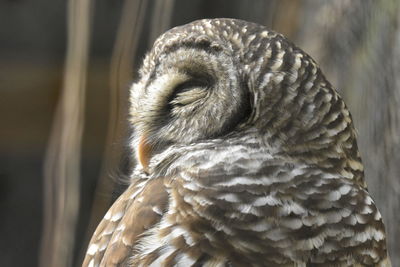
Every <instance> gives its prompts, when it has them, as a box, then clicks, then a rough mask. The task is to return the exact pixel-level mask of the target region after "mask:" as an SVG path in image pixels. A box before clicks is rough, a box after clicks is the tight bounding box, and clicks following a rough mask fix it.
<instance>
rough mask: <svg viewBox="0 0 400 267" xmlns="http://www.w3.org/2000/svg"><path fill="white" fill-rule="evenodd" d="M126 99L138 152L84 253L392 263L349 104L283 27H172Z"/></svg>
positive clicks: (122, 258)
mask: <svg viewBox="0 0 400 267" xmlns="http://www.w3.org/2000/svg"><path fill="white" fill-rule="evenodd" d="M129 101H130V109H129V119H127V121H128V123H129V125H131V126H132V128H133V131H132V132H133V136H132V138H131V139H130V142H129V146H130V148H131V151H132V155H134V156H133V159H134V160H135V161H136V163H137V164H136V167H135V168H134V169H133V170H132V172H131V175H130V185H129V187H128V188H127V189H126V191H125V192H123V193H122V194H121V196H120V197H119V198H118V199H117V200H116V201H115V202H114V204H113V205H112V206H111V208H110V209H109V210H108V212H107V213H106V214H105V216H104V218H103V220H102V221H101V222H100V224H99V225H98V227H97V229H96V231H95V233H94V234H93V237H92V239H91V241H90V243H89V246H88V249H87V253H86V256H85V259H84V262H83V266H90V267H93V266H391V263H390V258H389V256H388V252H387V245H386V233H385V227H384V224H383V220H382V216H381V214H380V212H379V211H378V209H377V206H376V204H375V202H374V200H373V199H372V197H371V195H370V193H369V192H368V189H367V185H366V183H365V179H364V167H363V164H362V161H361V157H360V153H359V150H358V147H357V140H356V139H357V137H356V131H355V128H354V126H353V122H352V118H351V114H350V112H349V109H348V108H347V107H346V105H345V103H344V102H343V100H342V98H341V97H340V95H339V94H338V92H337V90H336V89H335V88H334V87H333V86H332V85H331V84H330V83H329V81H328V80H327V79H326V77H325V76H324V74H323V73H322V71H321V69H320V68H319V66H318V65H317V63H316V62H315V61H314V60H313V59H312V58H311V57H310V56H309V55H308V54H307V53H305V52H304V51H303V50H301V49H300V48H298V47H297V46H296V45H294V44H293V43H292V42H291V41H289V40H288V39H287V38H285V37H284V36H283V35H282V34H279V33H277V32H274V31H271V30H269V29H267V28H266V27H264V26H262V25H259V24H256V23H252V22H247V21H243V20H239V19H227V18H220V19H202V20H197V21H194V22H191V23H189V24H186V25H183V26H178V27H175V28H172V29H170V30H168V31H167V32H166V33H164V34H162V35H161V36H160V37H159V38H158V39H157V40H156V41H155V43H154V46H153V47H152V49H151V50H150V52H148V54H147V55H146V56H145V58H144V60H143V63H142V66H141V68H140V70H139V76H138V79H137V81H136V82H134V83H133V85H132V86H131V88H130V98H129Z"/></svg>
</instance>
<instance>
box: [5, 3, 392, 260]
mask: <svg viewBox="0 0 400 267" xmlns="http://www.w3.org/2000/svg"><path fill="white" fill-rule="evenodd" d="M130 2H143V1H138V0H136V1H135V0H130ZM124 4H125V5H126V2H124V1H122V0H121V1H115V0H99V1H94V3H93V7H92V13H93V17H92V34H91V44H90V49H89V51H90V58H89V66H88V77H87V78H88V80H87V86H86V100H85V124H84V133H83V143H82V166H81V167H82V168H81V174H82V175H81V181H80V190H81V191H80V192H81V193H80V195H81V202H80V211H79V214H80V215H79V217H78V225H77V230H76V233H75V236H76V238H75V241H76V242H75V243H76V246H75V249H74V251H75V256H74V261H73V262H74V264H72V265H76V266H79V261H80V255H81V251H82V249H83V247H85V246H86V245H85V242H86V241H85V240H86V239H85V236H86V235H87V228H88V223H89V217H90V214H91V210H92V200H93V197H94V196H95V195H97V197H98V198H103V199H104V200H105V201H103V202H105V203H106V204H105V205H103V207H102V205H95V208H98V207H100V208H98V209H99V212H100V213H101V210H102V209H104V206H107V205H108V204H109V203H110V199H111V200H112V199H114V198H115V197H116V196H117V195H118V194H119V192H121V189H122V188H123V186H118V185H114V183H113V182H112V181H113V180H112V178H116V179H118V176H120V175H121V176H122V175H123V174H124V173H126V170H127V169H128V168H127V166H128V165H129V164H127V161H128V160H125V161H122V162H120V163H119V164H115V163H113V164H111V165H113V166H108V167H107V168H104V167H103V169H102V168H101V166H102V165H101V163H102V159H103V156H104V155H103V154H104V151H108V152H107V153H111V154H112V153H113V152H112V151H111V152H110V151H109V150H110V149H108V150H105V149H106V147H107V146H111V147H112V148H113V149H114V150H122V152H118V153H119V154H118V153H117V155H119V156H117V159H118V158H119V157H121V155H122V157H128V155H129V151H127V149H126V147H127V146H126V144H127V140H126V139H125V138H124V136H125V134H126V133H124V132H123V133H121V134H119V135H117V137H116V139H115V140H113V142H112V143H111V144H109V143H108V144H107V145H106V133H107V131H108V130H109V128H110V127H116V126H115V125H117V126H118V125H119V127H122V129H124V126H123V125H124V124H125V121H124V119H119V120H118V119H117V118H115V117H111V118H110V120H111V122H112V123H110V124H108V119H109V107H110V99H111V97H110V96H111V95H112V92H111V88H113V86H112V85H110V72H111V63H112V62H111V56H112V53H113V47H114V45H115V41H116V34H117V31H118V26H119V25H123V24H124V23H122V24H120V19H121V17H122V12H123V11H124V9H125V8H126V7H127V6H129V5H126V6H125V7H124V8H123V6H124ZM166 7H171V8H166ZM143 10H144V11H143V12H144V13H143V12H142V13H143V14H142V17H143V25H142V27H141V28H140V30H139V31H137V32H136V35H137V36H136V38H137V40H138V46H137V49H136V50H135V51H134V52H135V53H134V54H135V55H134V56H132V58H127V59H125V60H127V61H128V65H129V66H133V69H134V70H135V69H136V68H137V65H138V64H139V63H140V60H141V59H142V58H143V55H144V53H145V51H146V50H147V49H148V48H149V46H150V45H151V43H152V41H153V40H154V38H155V36H157V35H158V34H159V33H161V32H163V31H164V30H165V29H167V28H170V27H171V26H176V25H180V24H184V23H187V22H190V21H192V20H195V19H199V18H210V17H233V18H240V19H245V20H249V21H254V22H258V23H260V24H264V25H266V26H268V27H269V28H270V29H273V30H276V31H279V32H281V33H283V34H285V35H286V36H287V37H289V39H291V40H292V41H294V42H295V43H296V44H297V45H298V46H300V47H301V48H302V49H303V50H305V51H306V52H308V53H309V54H310V55H311V56H312V57H313V58H314V59H315V60H316V61H317V62H318V63H319V64H320V66H321V68H322V70H323V72H324V73H325V74H326V76H327V78H328V79H329V80H330V81H331V82H332V84H334V85H335V86H336V87H337V88H339V91H340V93H341V95H342V96H343V97H344V99H345V101H346V103H347V105H348V107H349V109H350V111H351V113H352V115H353V118H354V122H355V125H356V128H357V130H358V133H359V138H358V141H359V147H360V150H361V154H362V157H363V161H364V164H365V167H366V168H365V169H366V179H367V183H368V185H369V190H370V192H371V194H372V196H373V197H374V199H375V201H376V203H377V205H378V207H379V209H380V211H381V213H382V214H383V217H384V219H385V223H386V228H387V231H388V240H389V247H390V251H391V257H392V262H393V266H400V256H399V255H400V253H399V251H400V241H399V239H400V227H399V221H400V215H399V212H400V178H399V174H400V1H396V0H382V1H377V0H376V1H375V0H359V1H356V0H352V1H349V0H335V1H316V0H314V1H313V0H299V1H272V0H270V1H267V0H265V1H262V0H252V1H244V0H242V1H239V0H190V1H188V0H175V1H172V0H165V1H162V0H154V1H147V5H146V6H145V7H144V9H143ZM128 11H129V10H128ZM125 12H126V10H125ZM128 13H129V12H128ZM132 14H136V13H135V12H134V10H132ZM66 27H67V2H66V1H61V0H38V1H28V0H8V1H6V0H1V1H0V122H1V126H0V127H1V128H0V210H1V211H2V213H1V214H2V216H0V218H1V219H0V266H37V264H38V257H39V256H38V255H39V254H38V253H39V241H40V237H41V234H42V230H43V229H42V222H43V220H42V216H43V209H42V201H43V163H44V162H43V160H44V156H45V150H46V145H47V140H48V137H49V135H50V129H51V124H52V121H53V117H54V111H55V107H56V104H57V101H58V98H59V96H60V90H61V88H62V79H63V71H64V61H65V56H66V46H67V43H66V41H67V28H66ZM124 27H128V28H129V27H130V25H124ZM134 73H135V72H134V71H133V72H130V71H129V72H128V74H129V77H130V78H132V79H134V77H135V75H134ZM129 80H130V79H129ZM128 87H129V82H128V81H125V80H122V82H121V84H120V85H119V88H120V90H122V92H126V90H127V89H128ZM114 104H115V103H114ZM125 105H126V101H124V99H122V100H121V101H120V102H119V107H122V108H121V110H122V111H123V110H124V106H125ZM108 125H110V126H108ZM120 125H122V126H120ZM117 128H118V127H117ZM106 156H107V155H106ZM128 159H129V157H128ZM117 161H118V160H117ZM118 162H119V161H118ZM103 166H104V165H103ZM101 170H103V171H102V172H101ZM104 170H105V171H104ZM101 173H103V174H102V175H101ZM99 177H106V180H107V179H108V182H106V183H103V184H106V185H107V186H109V187H110V188H108V189H104V185H103V187H102V186H98V187H97V191H96V182H97V181H98V179H99ZM103 179H104V178H103ZM96 192H97V193H96ZM99 196H100V197H99ZM70 197H71V198H73V197H74V196H70ZM97 201H98V200H97Z"/></svg>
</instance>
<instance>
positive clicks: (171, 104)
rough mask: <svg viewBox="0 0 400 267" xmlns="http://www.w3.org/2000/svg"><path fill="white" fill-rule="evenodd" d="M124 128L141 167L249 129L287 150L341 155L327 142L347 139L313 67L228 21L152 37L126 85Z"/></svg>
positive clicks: (258, 30) (345, 118)
mask: <svg viewBox="0 0 400 267" xmlns="http://www.w3.org/2000/svg"><path fill="white" fill-rule="evenodd" d="M131 122H132V124H133V126H134V132H135V137H134V141H133V144H134V147H135V149H136V151H137V152H138V153H137V154H138V158H139V161H140V162H141V163H142V165H143V166H145V165H146V164H147V162H148V160H149V158H150V157H151V155H152V154H155V153H158V152H160V151H161V150H163V149H165V148H166V147H168V146H170V145H172V144H192V143H194V142H198V141H202V140H211V139H215V138H224V137H227V136H230V137H231V136H236V138H237V137H238V136H240V135H245V133H246V131H247V130H249V129H251V130H253V131H258V132H259V133H260V137H261V139H262V140H261V141H262V142H264V143H269V144H270V145H272V146H277V147H278V149H281V150H285V149H287V148H290V151H294V152H296V149H297V150H298V151H303V152H304V151H307V152H308V151H309V150H310V149H311V150H312V149H318V148H319V146H322V145H323V146H327V145H330V144H331V143H332V144H331V145H332V150H336V151H337V153H342V152H343V151H342V150H343V149H342V144H341V143H340V144H339V143H334V142H333V141H332V140H333V138H332V136H333V135H337V134H338V133H342V132H343V133H344V135H343V136H342V141H346V140H348V139H352V138H353V139H354V133H353V132H352V131H353V129H352V126H351V120H350V117H349V114H348V112H347V109H346V107H345V106H344V104H343V102H342V101H341V99H340V97H339V96H338V95H337V93H336V92H335V91H334V90H333V89H332V88H331V86H330V84H329V83H328V82H327V81H326V80H325V78H324V76H323V75H322V73H321V72H320V70H319V68H318V67H317V66H316V64H315V63H314V61H313V60H312V59H311V58H310V57H309V56H308V55H307V54H305V53H304V52H303V51H301V50H300V49H299V48H297V47H295V46H294V45H293V44H291V43H290V42H289V41H287V40H286V39H285V38H284V37H283V36H282V35H280V34H277V33H275V32H271V31H268V30H266V28H265V27H263V26H260V25H257V24H254V23H248V22H245V21H240V20H234V19H211V20H210V19H206V20H200V21H195V22H193V23H190V24H187V25H184V26H180V27H176V28H174V29H172V30H170V31H168V32H166V33H165V34H163V35H162V36H160V37H159V38H158V39H157V41H156V42H155V44H154V46H153V48H152V50H151V51H150V53H149V54H148V55H147V56H146V58H145V60H144V63H143V66H142V68H141V70H140V79H139V81H138V82H136V83H135V84H134V85H133V86H132V89H131ZM348 126H350V127H348ZM346 129H348V130H346ZM344 130H346V131H344ZM349 131H350V134H349ZM331 139H332V140H331ZM350 141H352V140H350ZM339 150H341V151H339ZM335 153H336V152H335ZM343 153H345V152H343Z"/></svg>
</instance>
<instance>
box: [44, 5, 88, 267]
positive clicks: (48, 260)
mask: <svg viewBox="0 0 400 267" xmlns="http://www.w3.org/2000/svg"><path fill="white" fill-rule="evenodd" d="M90 21H91V1H90V0H70V1H69V3H68V44H67V53H66V63H65V74H64V81H63V87H62V91H61V95H60V100H59V102H58V106H57V110H56V115H55V117H54V123H53V127H52V131H51V134H50V139H49V144H48V148H47V152H46V157H45V163H44V224H43V236H42V240H41V250H40V259H39V261H40V262H39V264H40V266H42V267H44V266H57V267H64V266H71V265H72V260H73V248H74V238H75V228H76V222H77V215H78V210H79V186H80V183H79V180H80V159H81V139H82V132H83V124H84V100H85V86H86V71H87V64H88V55H89V53H88V48H89V36H90Z"/></svg>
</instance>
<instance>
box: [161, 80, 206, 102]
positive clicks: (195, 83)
mask: <svg viewBox="0 0 400 267" xmlns="http://www.w3.org/2000/svg"><path fill="white" fill-rule="evenodd" d="M208 87H209V85H208V84H207V83H205V82H203V81H201V80H197V79H189V80H187V81H184V82H182V83H180V84H179V85H177V86H176V87H175V89H174V92H173V93H172V95H171V96H170V98H169V101H168V103H169V104H172V105H176V106H184V105H187V104H190V103H192V102H194V101H196V100H198V99H199V98H202V97H204V96H205V95H206V90H207V89H208Z"/></svg>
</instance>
